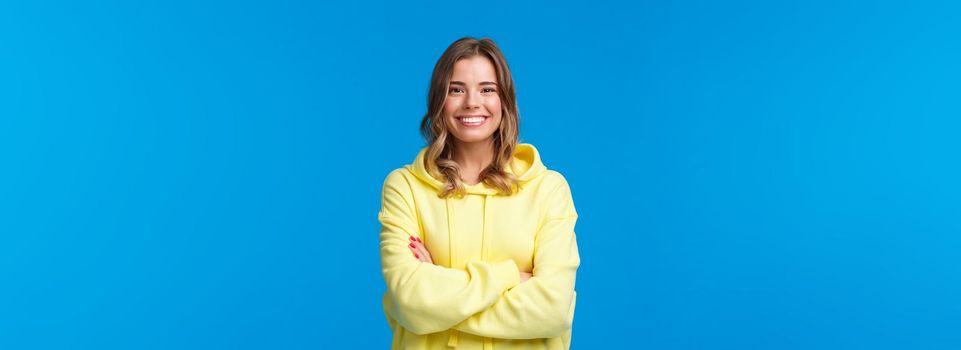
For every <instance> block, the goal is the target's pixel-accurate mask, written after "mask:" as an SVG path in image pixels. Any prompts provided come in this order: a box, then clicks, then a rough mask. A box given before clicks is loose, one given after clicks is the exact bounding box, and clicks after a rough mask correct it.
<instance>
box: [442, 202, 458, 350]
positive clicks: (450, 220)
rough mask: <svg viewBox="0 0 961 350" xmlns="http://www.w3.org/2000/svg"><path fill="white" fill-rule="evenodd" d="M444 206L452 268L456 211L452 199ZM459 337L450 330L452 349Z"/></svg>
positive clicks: (455, 262)
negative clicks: (445, 207)
mask: <svg viewBox="0 0 961 350" xmlns="http://www.w3.org/2000/svg"><path fill="white" fill-rule="evenodd" d="M444 204H446V205H447V244H448V245H449V246H448V248H447V249H448V252H450V254H449V260H450V266H451V267H454V266H457V261H456V259H457V252H456V250H455V249H454V247H455V244H454V209H453V208H451V205H450V197H447V198H446V200H445V201H444ZM457 335H458V334H457V330H456V329H451V330H450V337H449V338H447V346H449V347H452V348H457Z"/></svg>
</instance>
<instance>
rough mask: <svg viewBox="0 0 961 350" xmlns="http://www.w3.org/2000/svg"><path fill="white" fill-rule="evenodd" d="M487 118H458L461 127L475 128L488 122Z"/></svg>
mask: <svg viewBox="0 0 961 350" xmlns="http://www.w3.org/2000/svg"><path fill="white" fill-rule="evenodd" d="M487 118H488V117H487V116H483V115H465V116H460V117H457V120H459V121H460V123H461V125H464V126H470V127H475V126H481V125H483V124H484V122H486V121H487Z"/></svg>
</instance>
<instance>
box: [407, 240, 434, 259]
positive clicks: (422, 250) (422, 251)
mask: <svg viewBox="0 0 961 350" xmlns="http://www.w3.org/2000/svg"><path fill="white" fill-rule="evenodd" d="M410 248H411V249H414V250H415V252H416V253H417V254H418V255H419V256H421V257H423V258H424V259H423V261H424V262H429V263H432V264H433V263H434V260H433V259H432V258H431V256H430V251H428V250H427V247H425V246H424V244H423V243H421V242H411V244H410Z"/></svg>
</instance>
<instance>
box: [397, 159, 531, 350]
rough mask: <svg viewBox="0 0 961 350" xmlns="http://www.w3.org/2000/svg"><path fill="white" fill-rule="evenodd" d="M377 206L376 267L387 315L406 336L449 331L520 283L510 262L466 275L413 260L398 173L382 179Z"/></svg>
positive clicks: (412, 218)
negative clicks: (384, 291) (384, 290)
mask: <svg viewBox="0 0 961 350" xmlns="http://www.w3.org/2000/svg"><path fill="white" fill-rule="evenodd" d="M381 203H382V206H381V210H380V215H379V219H380V223H381V231H380V261H381V269H382V272H383V274H384V280H385V281H386V282H387V289H388V295H389V298H390V304H391V306H390V307H389V308H388V312H389V313H390V315H391V316H393V318H394V319H396V320H397V322H398V323H400V325H401V326H403V327H404V328H405V329H407V330H408V331H410V332H413V333H415V334H418V335H423V334H429V333H436V332H440V331H444V330H447V329H450V328H451V327H453V326H454V325H455V324H457V323H458V322H461V321H463V320H464V319H466V318H468V317H470V316H471V315H473V314H475V313H477V312H480V311H481V310H483V309H486V308H488V307H490V306H491V305H492V304H494V302H495V301H497V298H498V297H500V295H501V294H502V293H503V292H504V291H506V290H507V289H509V288H511V287H513V286H515V285H517V284H518V283H520V276H519V275H520V273H519V271H518V269H517V265H516V264H515V263H514V261H513V260H505V261H502V262H497V263H488V262H481V261H474V262H471V263H468V264H467V268H466V270H458V269H450V268H446V267H442V266H437V265H434V264H429V263H424V262H421V261H419V260H417V258H415V257H414V255H413V253H411V251H410V249H409V248H408V244H410V239H409V238H410V237H411V236H418V237H422V236H423V234H422V232H420V229H419V226H418V224H417V219H416V217H417V216H416V215H417V213H416V212H415V209H414V208H415V206H414V201H413V197H412V191H411V187H410V184H409V183H408V180H407V179H406V178H405V177H404V175H403V173H402V172H401V170H396V171H394V172H392V173H391V174H390V175H388V176H387V179H386V180H385V181H384V188H383V196H382V202H381Z"/></svg>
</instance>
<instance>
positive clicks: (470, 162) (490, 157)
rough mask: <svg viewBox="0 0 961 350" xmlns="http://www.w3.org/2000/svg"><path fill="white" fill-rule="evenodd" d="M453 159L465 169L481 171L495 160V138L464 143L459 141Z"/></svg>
mask: <svg viewBox="0 0 961 350" xmlns="http://www.w3.org/2000/svg"><path fill="white" fill-rule="evenodd" d="M452 156H453V158H454V159H453V160H454V161H455V162H457V165H460V166H461V167H462V168H464V169H465V170H475V171H479V170H481V169H484V168H486V167H487V166H488V165H490V163H491V162H492V161H494V140H493V139H487V140H484V141H478V142H471V143H464V142H459V141H458V142H457V146H456V147H454V152H453V154H452Z"/></svg>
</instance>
